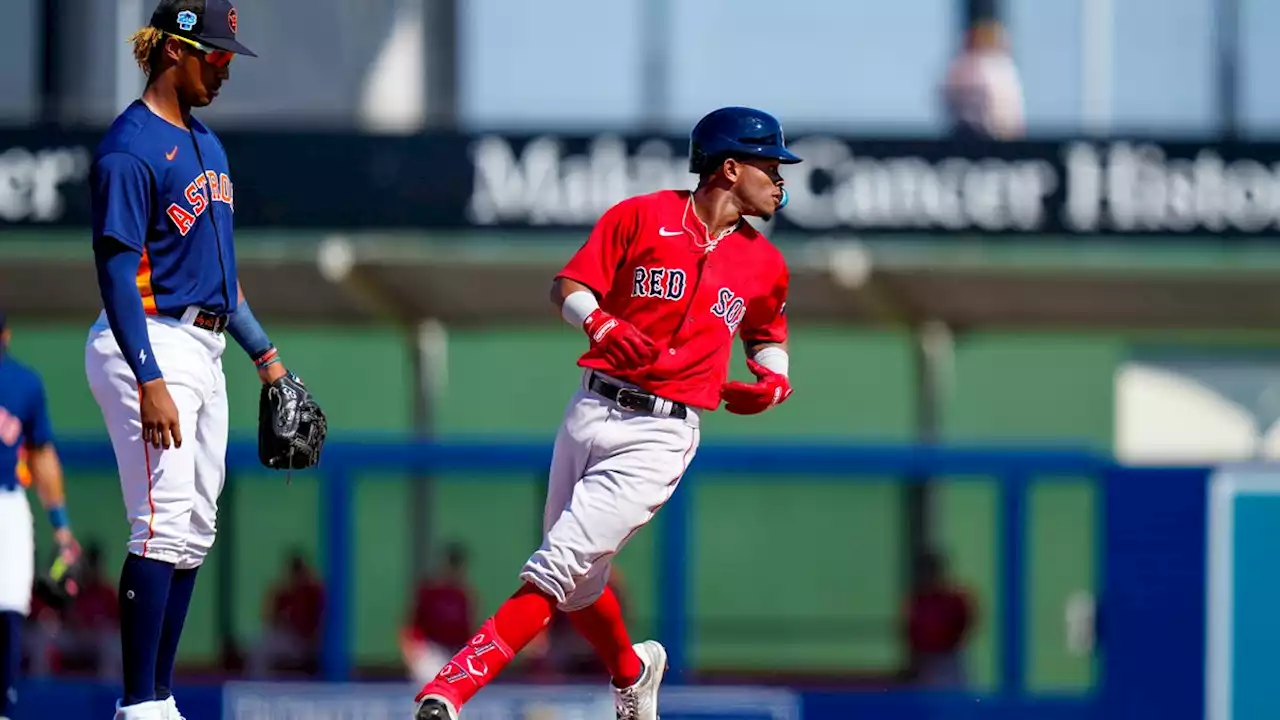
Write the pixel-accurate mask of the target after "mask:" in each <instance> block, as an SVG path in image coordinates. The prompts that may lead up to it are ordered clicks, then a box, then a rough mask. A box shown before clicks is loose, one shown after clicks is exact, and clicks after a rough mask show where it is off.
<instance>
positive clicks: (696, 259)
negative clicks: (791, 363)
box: [559, 190, 790, 410]
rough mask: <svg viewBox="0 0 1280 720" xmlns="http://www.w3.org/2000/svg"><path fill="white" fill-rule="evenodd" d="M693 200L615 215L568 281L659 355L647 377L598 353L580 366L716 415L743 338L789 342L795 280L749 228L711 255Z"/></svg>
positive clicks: (637, 204) (620, 209)
mask: <svg viewBox="0 0 1280 720" xmlns="http://www.w3.org/2000/svg"><path fill="white" fill-rule="evenodd" d="M689 198H690V193H689V191H685V190H681V191H676V190H663V191H660V192H656V193H652V194H649V195H640V196H638V197H633V198H629V199H627V200H623V201H622V202H620V203H618V204H617V205H614V206H613V207H611V208H610V209H609V210H608V211H607V212H605V214H604V216H603V217H601V218H600V220H599V221H598V222H597V223H596V226H595V228H594V229H592V231H591V235H590V237H588V238H587V241H586V243H585V244H584V245H583V246H582V247H581V248H580V249H579V250H578V252H577V253H575V254H574V256H573V257H572V258H571V259H570V260H569V263H568V264H567V265H565V267H564V269H563V270H561V271H560V273H559V277H564V278H568V279H570V280H574V281H577V282H579V283H582V284H583V285H586V286H587V287H589V288H591V289H592V290H593V291H595V293H596V295H597V296H599V297H600V307H601V308H602V309H603V310H604V311H605V312H607V313H609V314H611V315H614V316H616V317H619V318H621V319H623V320H626V321H627V322H629V323H631V324H632V325H635V326H636V328H637V329H639V330H640V332H642V333H644V334H645V335H646V336H647V337H648V338H649V339H650V340H652V341H653V342H654V343H655V344H657V345H658V348H659V351H660V352H659V355H658V359H657V360H656V361H655V362H654V363H653V364H652V365H651V366H649V367H648V368H646V369H645V370H643V371H642V372H640V373H632V374H628V373H625V372H620V371H619V370H617V369H616V368H613V367H610V364H609V362H608V361H607V360H605V359H604V358H603V357H602V356H601V355H600V354H599V353H598V352H596V351H595V350H588V351H587V352H586V353H585V354H583V356H582V357H581V358H580V359H579V360H578V365H580V366H581V367H584V368H591V369H594V370H599V371H600V372H603V373H606V374H608V375H612V376H614V377H617V378H619V379H622V380H626V381H629V382H632V383H635V384H636V385H638V386H640V387H642V388H644V389H645V390H646V391H648V392H651V393H654V394H656V395H659V396H661V397H664V398H666V399H668V400H674V401H676V402H682V403H685V404H686V405H691V406H693V407H698V408H703V409H707V410H714V409H715V408H717V407H719V405H720V386H721V384H723V383H724V382H725V380H726V379H727V377H728V373H729V361H730V359H731V357H732V352H733V339H734V337H735V336H737V335H738V334H739V333H741V335H742V338H743V339H744V340H747V341H748V342H751V343H759V342H767V343H781V342H783V341H785V340H786V339H787V318H786V302H787V286H788V283H789V280H790V275H789V273H788V270H787V265H786V261H785V260H784V259H783V257H782V253H781V252H779V251H778V249H777V248H776V247H774V246H773V244H771V243H770V242H769V241H768V240H767V239H766V238H765V237H764V235H761V234H760V233H759V232H757V231H756V229H755V228H753V227H751V225H749V224H748V223H746V222H745V221H744V222H742V223H740V224H739V226H738V228H737V229H736V230H734V231H733V232H731V233H729V234H728V235H726V236H725V237H723V238H721V239H720V240H719V242H718V243H716V245H715V249H714V250H713V251H711V252H707V250H706V247H705V246H706V244H707V242H706V232H705V228H704V226H703V224H702V221H701V220H699V219H698V217H697V215H696V214H694V212H693V209H692V207H690V203H689Z"/></svg>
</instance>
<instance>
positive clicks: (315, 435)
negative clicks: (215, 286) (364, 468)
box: [227, 280, 328, 470]
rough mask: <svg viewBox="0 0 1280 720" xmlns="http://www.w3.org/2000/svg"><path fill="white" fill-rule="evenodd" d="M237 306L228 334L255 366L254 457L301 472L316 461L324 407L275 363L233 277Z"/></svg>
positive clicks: (323, 430) (325, 427) (322, 434)
mask: <svg viewBox="0 0 1280 720" xmlns="http://www.w3.org/2000/svg"><path fill="white" fill-rule="evenodd" d="M236 298H237V300H236V309H235V312H234V313H232V315H231V320H230V321H229V322H228V323H227V332H228V333H229V334H230V335H231V337H232V338H234V339H235V341H236V342H237V343H238V344H239V345H240V347H242V348H244V351H245V352H246V353H248V355H249V358H250V359H252V360H253V364H254V366H255V367H257V368H258V378H259V379H260V380H261V381H262V390H261V392H260V393H259V395H258V459H259V461H261V462H262V464H263V465H265V466H266V467H269V468H272V469H276V470H301V469H305V468H310V467H314V466H315V465H316V463H318V462H320V451H321V448H323V447H324V443H325V438H326V437H327V433H328V423H327V420H326V418H325V414H324V411H323V410H321V409H320V405H319V403H317V402H316V399H315V397H313V396H312V394H311V391H310V390H308V389H307V388H306V386H304V385H303V384H302V380H301V379H300V378H299V377H298V376H297V375H294V374H293V373H291V372H289V371H288V370H287V369H286V368H285V366H284V363H283V362H281V361H280V353H279V352H277V351H276V346H275V345H274V344H272V342H271V340H270V339H268V338H267V332H266V331H265V330H263V329H262V324H261V323H259V322H258V319H257V318H256V317H254V316H253V311H252V310H251V309H249V301H248V300H246V299H245V296H244V288H243V287H242V286H241V285H240V281H239V280H237V281H236Z"/></svg>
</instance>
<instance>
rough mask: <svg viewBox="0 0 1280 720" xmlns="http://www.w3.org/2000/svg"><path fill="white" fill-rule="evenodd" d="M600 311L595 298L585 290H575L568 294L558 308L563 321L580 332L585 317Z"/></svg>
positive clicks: (585, 319)
mask: <svg viewBox="0 0 1280 720" xmlns="http://www.w3.org/2000/svg"><path fill="white" fill-rule="evenodd" d="M598 309H600V303H599V302H597V301H596V296H595V294H594V293H591V292H589V291H587V290H576V291H574V292H571V293H569V296H568V297H566V298H565V299H564V304H562V305H561V306H560V315H561V316H562V317H564V321H565V322H567V323H569V324H570V325H572V326H574V327H575V328H577V329H579V330H581V329H582V325H583V324H584V323H585V322H586V321H587V316H588V315H590V314H591V313H593V312H595V311H596V310H598Z"/></svg>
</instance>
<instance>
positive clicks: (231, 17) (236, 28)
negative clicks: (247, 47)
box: [227, 8, 240, 35]
mask: <svg viewBox="0 0 1280 720" xmlns="http://www.w3.org/2000/svg"><path fill="white" fill-rule="evenodd" d="M227 25H228V26H230V27H231V34H232V35H235V34H236V33H238V32H240V18H239V16H237V15H236V9H235V8H231V11H230V12H228V13H227Z"/></svg>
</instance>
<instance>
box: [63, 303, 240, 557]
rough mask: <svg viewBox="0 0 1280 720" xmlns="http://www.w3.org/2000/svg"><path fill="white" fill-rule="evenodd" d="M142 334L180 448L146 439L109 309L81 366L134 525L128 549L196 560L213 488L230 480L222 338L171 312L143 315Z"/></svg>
mask: <svg viewBox="0 0 1280 720" xmlns="http://www.w3.org/2000/svg"><path fill="white" fill-rule="evenodd" d="M147 333H148V334H149V335H150V338H151V348H152V351H153V352H155V356H156V362H157V364H159V366H160V370H161V372H163V373H164V379H165V385H166V386H168V388H169V394H170V395H171V396H172V397H173V402H174V404H175V405H177V407H178V422H179V427H180V428H181V430H182V447H180V448H176V447H172V446H171V447H169V449H167V450H159V449H156V448H155V447H152V446H151V445H148V444H147V443H144V442H143V441H142V420H141V416H140V413H139V410H138V384H137V381H136V380H135V379H134V377H133V371H131V370H130V369H129V364H128V363H127V362H125V359H124V356H123V354H122V353H121V352H120V346H119V344H118V343H116V339H115V336H114V335H112V333H111V328H110V327H109V326H108V324H107V320H106V316H105V314H103V315H100V316H99V317H98V322H97V323H95V324H94V326H93V327H92V328H91V329H90V331H89V339H88V343H87V345H86V346H85V359H84V361H85V374H86V375H87V377H88V379H89V388H90V390H92V391H93V397H94V399H96V400H97V401H98V407H99V408H101V409H102V419H103V420H104V421H105V422H106V424H107V432H108V434H109V435H110V436H111V445H112V447H113V448H114V449H115V455H116V466H117V468H118V470H119V473H120V489H121V493H122V495H123V497H124V506H125V515H126V517H127V518H128V520H129V524H130V528H131V530H130V535H129V552H131V553H133V554H135V555H141V556H142V557H146V558H154V559H156V560H160V561H163V562H167V563H172V564H174V565H176V566H177V567H178V569H180V570H184V569H189V568H195V567H199V566H200V564H201V563H203V562H204V558H205V555H206V554H208V552H209V549H210V548H211V547H213V541H214V536H215V535H216V532H217V515H218V496H219V495H220V494H221V493H222V486H223V483H224V482H225V480H226V458H227V423H228V422H229V419H228V408H227V381H226V376H225V375H223V373H222V353H223V351H224V350H225V349H226V344H227V341H226V338H225V336H222V335H216V334H214V333H211V332H209V331H207V330H202V329H200V328H197V327H195V326H194V325H191V324H188V323H183V322H182V321H179V320H174V319H171V318H167V317H148V318H147Z"/></svg>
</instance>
